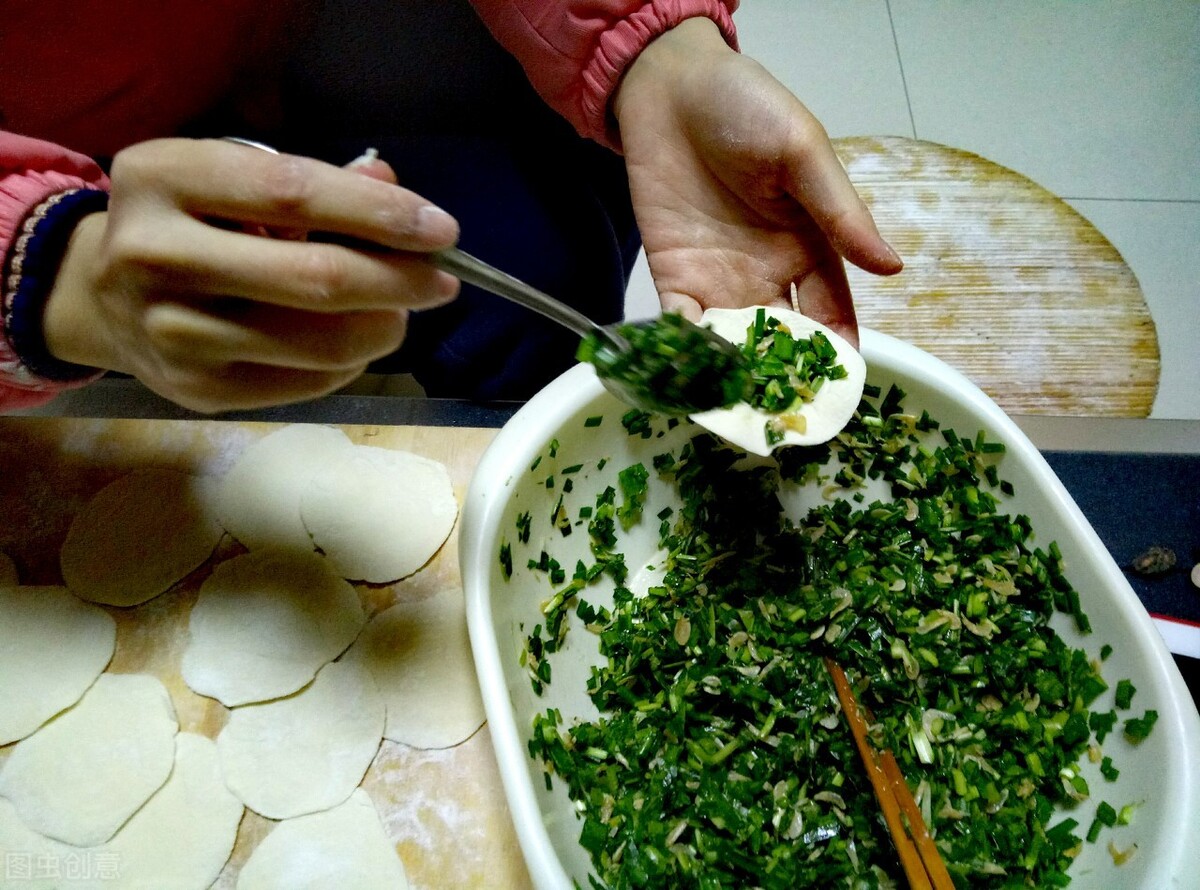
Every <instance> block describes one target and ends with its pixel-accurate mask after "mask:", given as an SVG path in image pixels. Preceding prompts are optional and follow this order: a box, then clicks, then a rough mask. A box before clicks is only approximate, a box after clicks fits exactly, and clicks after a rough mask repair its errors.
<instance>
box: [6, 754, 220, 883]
mask: <svg viewBox="0 0 1200 890" xmlns="http://www.w3.org/2000/svg"><path fill="white" fill-rule="evenodd" d="M175 743H176V746H175V766H174V768H173V769H172V770H171V776H170V778H168V779H167V782H166V784H165V785H163V787H162V788H160V789H158V791H156V792H155V794H154V796H153V797H151V798H150V800H148V801H147V802H146V805H145V806H144V807H142V808H141V809H140V810H138V811H137V812H136V813H134V814H133V817H132V818H131V819H130V820H129V821H128V822H126V823H125V825H124V827H123V828H121V830H120V831H118V832H117V833H116V835H114V836H113V838H112V840H110V841H109V842H108V843H105V844H101V845H100V846H98V847H83V848H81V847H72V846H69V845H68V844H63V843H60V842H58V841H54V840H51V839H50V838H47V837H43V836H42V835H40V834H38V833H37V832H35V831H32V830H31V829H29V828H28V827H27V826H26V825H25V823H23V822H22V821H21V819H20V817H19V816H18V815H17V813H16V810H15V809H13V806H12V804H11V803H9V802H8V801H7V800H4V799H3V798H0V856H14V857H20V860H21V861H22V862H25V863H29V865H30V866H31V868H30V870H31V871H34V870H35V869H36V863H39V862H40V863H54V864H56V865H58V866H59V869H58V870H59V877H58V878H54V877H52V876H51V877H48V878H47V880H45V881H44V882H43V881H40V880H36V879H34V878H33V877H32V876H31V877H29V878H28V880H26V879H24V878H22V879H21V880H18V881H16V882H15V883H13V884H8V883H5V882H4V880H3V876H2V875H0V887H12V890H18V888H20V890H26V888H46V890H49V888H61V887H62V886H63V883H62V880H61V879H62V878H63V877H64V876H65V875H66V874H67V872H68V869H69V867H70V865H71V863H75V865H76V867H75V868H74V873H73V874H72V875H71V877H70V878H69V880H68V881H67V886H69V887H70V888H71V890H204V888H206V887H210V886H212V883H213V882H214V881H215V880H216V879H217V876H218V875H219V874H220V872H221V869H222V868H224V866H225V863H226V862H227V861H228V860H229V856H230V853H232V851H233V845H234V842H235V841H236V839H237V830H238V825H239V823H240V822H241V820H242V812H243V808H242V804H241V801H239V800H238V799H237V798H236V797H234V796H233V794H232V792H230V791H229V789H228V788H226V787H225V782H224V780H223V779H222V777H221V768H220V763H219V762H218V760H217V749H216V746H215V745H214V744H213V742H212V741H211V740H210V739H206V738H204V737H203V736H199V735H194V734H192V733H180V734H179V735H178V736H176V739H175Z"/></svg>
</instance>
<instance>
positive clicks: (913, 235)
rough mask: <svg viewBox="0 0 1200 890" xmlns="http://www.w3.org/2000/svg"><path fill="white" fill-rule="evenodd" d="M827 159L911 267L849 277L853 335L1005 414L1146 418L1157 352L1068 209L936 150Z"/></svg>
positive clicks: (1125, 273) (1123, 272) (1148, 322)
mask: <svg viewBox="0 0 1200 890" xmlns="http://www.w3.org/2000/svg"><path fill="white" fill-rule="evenodd" d="M835 148H836V149H837V152H838V155H839V157H841V159H842V162H843V164H845V166H846V169H847V171H848V172H849V174H850V179H851V180H852V181H853V182H854V184H855V186H856V187H857V188H858V190H859V193H860V194H861V195H862V196H863V199H864V200H865V201H866V203H867V205H868V206H869V207H870V208H871V211H872V213H873V214H874V215H875V219H876V222H877V223H878V225H879V228H880V231H881V232H882V233H883V235H884V237H885V238H887V239H888V240H889V242H890V243H891V244H892V245H893V246H894V247H895V248H896V250H897V251H898V252H899V253H900V255H901V256H902V257H903V258H904V261H905V269H904V271H903V272H901V273H900V274H899V275H897V276H895V277H893V278H877V277H875V276H872V275H867V274H866V273H863V272H860V271H859V270H857V269H853V268H852V269H851V270H850V285H851V289H852V290H853V293H854V299H855V304H856V306H857V307H858V317H859V322H860V323H861V324H863V325H864V326H866V327H870V328H874V329H876V330H879V331H882V332H884V333H887V334H891V335H892V336H895V337H898V338H900V339H902V340H906V341H908V342H910V343H913V344H915V345H916V346H919V347H921V348H922V349H924V350H925V351H927V352H930V353H932V354H934V355H936V356H937V357H938V358H941V359H943V360H944V361H946V362H948V363H949V364H951V365H952V366H954V367H955V368H957V369H958V370H959V371H961V372H962V373H964V374H966V375H967V377H969V378H971V380H972V381H974V382H975V383H976V384H977V385H978V386H979V387H980V388H981V389H983V390H984V391H985V392H986V393H987V394H988V395H990V396H991V397H992V398H993V399H994V400H995V401H996V402H997V403H998V404H999V405H1000V407H1002V408H1004V409H1005V410H1006V411H1008V412H1009V413H1014V414H1056V415H1076V416H1089V415H1090V416H1101V415H1104V416H1124V417H1145V416H1147V415H1148V414H1149V413H1150V410H1151V408H1152V407H1153V403H1154V396H1155V393H1156V392H1157V389H1158V379H1159V352H1158V338H1157V335H1156V333H1155V328H1154V322H1153V320H1152V319H1151V316H1150V311H1149V309H1148V308H1147V306H1146V301H1145V298H1144V297H1143V295H1142V291H1141V287H1140V286H1139V285H1138V282H1137V278H1136V277H1135V276H1134V274H1133V272H1132V271H1131V270H1130V269H1129V267H1128V265H1126V263H1125V261H1124V259H1122V257H1121V255H1120V254H1119V253H1118V252H1117V250H1116V249H1115V248H1114V247H1113V246H1112V245H1111V244H1110V243H1109V242H1108V241H1107V240H1106V239H1105V238H1104V236H1103V235H1101V234H1100V232H1099V231H1097V230H1096V228H1095V227H1094V226H1093V225H1092V224H1091V223H1089V222H1088V221H1087V220H1086V219H1084V218H1083V217H1082V216H1080V215H1079V213H1077V212H1076V211H1075V210H1074V209H1073V208H1071V207H1070V206H1069V205H1068V204H1067V203H1066V202H1065V201H1063V200H1062V199H1060V198H1058V197H1056V196H1055V195H1053V194H1051V193H1050V192H1048V191H1047V190H1046V189H1044V188H1042V187H1041V186H1039V185H1037V184H1036V183H1034V182H1032V181H1031V180H1029V179H1027V178H1026V177H1024V176H1022V175H1021V174H1019V173H1016V172H1014V171H1012V170H1009V169H1007V168H1005V167H1002V166H1000V165H998V164H995V163H993V162H991V161H988V160H986V159H984V158H981V157H979V156H978V155H975V154H971V153H969V152H965V151H960V150H958V149H955V148H948V147H947V146H944V145H938V144H936V143H932V142H923V141H918V140H912V139H903V138H891V137H887V138H868V137H854V138H846V139H838V140H835Z"/></svg>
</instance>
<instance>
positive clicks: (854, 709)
mask: <svg viewBox="0 0 1200 890" xmlns="http://www.w3.org/2000/svg"><path fill="white" fill-rule="evenodd" d="M825 669H826V670H827V671H828V672H829V676H830V677H831V678H832V679H833V687H834V690H835V691H836V692H837V697H838V701H839V702H840V703H841V705H842V713H844V714H845V715H846V722H847V723H849V724H850V733H851V735H853V736H854V744H855V746H856V747H857V748H858V754H859V757H860V758H861V759H862V762H863V766H864V767H865V768H866V771H867V778H868V779H870V780H871V787H872V788H873V789H874V791H875V797H876V798H877V799H878V801H879V808H880V809H881V810H882V811H883V819H884V822H886V823H887V827H888V831H889V832H891V835H892V843H893V844H895V847H896V854H897V855H898V856H899V857H900V866H901V868H903V869H904V875H905V877H906V878H908V885H909V887H911V888H912V890H954V881H953V880H952V879H951V878H950V873H949V872H948V871H946V864H945V863H944V862H943V861H942V857H941V853H939V852H938V848H937V844H935V843H934V842H933V838H932V837H930V835H929V831H928V829H927V828H926V826H925V820H924V819H923V818H922V817H921V810H920V808H919V807H918V806H917V802H916V801H915V800H913V796H912V792H911V791H909V790H908V783H906V782H905V781H904V775H903V774H902V773H901V772H900V765H899V764H898V763H897V762H896V758H895V756H893V754H892V752H891V751H889V750H886V749H885V750H884V751H882V752H878V751H876V750H875V746H874V745H872V744H871V740H870V738H869V737H868V736H867V723H866V720H864V718H863V711H862V706H861V705H860V704H859V701H858V698H857V697H856V696H855V695H854V690H853V689H852V688H851V686H850V681H849V680H847V679H846V672H845V671H843V670H842V668H841V665H839V664H838V663H837V662H836V661H834V660H833V659H832V658H828V657H826V658H825Z"/></svg>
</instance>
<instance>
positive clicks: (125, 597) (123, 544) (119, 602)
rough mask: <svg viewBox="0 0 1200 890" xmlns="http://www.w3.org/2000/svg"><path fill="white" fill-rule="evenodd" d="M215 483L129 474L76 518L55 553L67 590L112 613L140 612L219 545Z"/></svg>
mask: <svg viewBox="0 0 1200 890" xmlns="http://www.w3.org/2000/svg"><path fill="white" fill-rule="evenodd" d="M213 485H214V483H213V481H212V480H211V479H206V478H204V477H202V476H194V475H192V474H190V473H184V472H181V471H179V470H169V469H162V468H151V469H143V470H134V471H132V472H130V473H127V474H126V475H124V476H122V477H120V478H119V479H116V480H114V481H113V482H110V483H109V484H108V485H106V486H105V487H104V488H102V489H100V491H98V492H97V493H96V494H95V495H94V496H93V497H92V498H91V500H89V501H88V502H87V503H86V504H84V506H83V508H82V509H81V510H80V511H79V512H78V513H77V514H75V518H74V519H73V520H72V522H71V527H70V529H69V530H68V531H67V537H66V539H65V540H64V541H63V545H62V550H61V551H60V552H59V565H60V567H61V568H62V576H63V581H64V583H65V584H66V585H67V587H68V589H70V591H71V592H72V593H74V594H75V595H76V596H78V597H79V598H81V599H85V600H88V601H89V602H93V603H103V604H105V605H109V606H137V605H140V604H141V603H144V602H146V601H147V600H149V599H153V598H154V597H156V596H158V595H159V594H160V593H163V592H165V591H166V590H167V589H169V588H170V587H171V586H173V585H174V584H176V583H177V582H178V581H180V580H181V579H183V578H184V577H186V576H187V574H188V573H189V572H191V571H192V570H193V569H195V568H196V567H197V566H199V565H200V564H201V563H203V562H204V561H205V560H206V559H208V557H209V556H210V555H212V552H213V549H214V548H215V547H216V546H217V542H218V541H220V540H221V534H222V532H221V526H220V524H219V523H218V522H217V519H216V512H215V506H214V503H213Z"/></svg>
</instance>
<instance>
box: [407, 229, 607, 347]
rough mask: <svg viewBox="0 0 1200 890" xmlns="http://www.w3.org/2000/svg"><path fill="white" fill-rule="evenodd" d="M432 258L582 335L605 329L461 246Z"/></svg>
mask: <svg viewBox="0 0 1200 890" xmlns="http://www.w3.org/2000/svg"><path fill="white" fill-rule="evenodd" d="M430 260H431V261H432V262H433V264H434V265H435V266H437V267H438V268H439V269H441V270H442V271H444V272H449V273H450V274H451V275H455V276H457V277H458V278H459V279H461V280H462V281H465V282H467V283H468V284H473V285H475V286H476V287H480V288H483V289H484V290H485V291H488V292H489V293H493V294H496V295H497V296H500V297H504V298H506V299H509V300H512V301H513V302H514V303H518V304H520V305H521V306H524V307H525V308H526V309H532V310H534V311H535V312H540V313H541V314H542V315H544V316H546V317H547V318H549V319H551V320H552V321H556V322H558V323H559V324H561V325H563V326H564V327H567V328H570V329H571V330H572V331H574V332H575V333H576V334H578V335H579V336H580V337H586V336H587V335H588V334H591V333H593V332H595V331H601V333H603V329H602V328H601V327H600V326H599V325H598V324H596V323H595V322H594V321H592V320H591V319H590V318H588V317H587V316H586V315H583V314H582V313H580V312H576V311H575V310H574V309H572V308H571V307H570V306H568V305H566V304H565V303H562V302H560V301H558V300H556V299H554V298H553V297H551V296H550V295H548V294H544V293H542V292H541V291H540V290H538V289H537V288H535V287H533V286H531V285H528V284H526V283H525V282H524V281H521V280H520V279H519V278H513V276H511V275H509V274H508V273H507V272H501V271H500V270H499V269H497V268H496V267H495V266H490V265H488V264H487V263H485V262H484V261H483V260H481V259H479V258H478V257H474V256H471V254H469V253H465V252H464V251H461V250H459V249H458V248H457V247H448V248H446V249H445V250H439V251H437V252H435V253H432V254H430Z"/></svg>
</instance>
